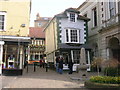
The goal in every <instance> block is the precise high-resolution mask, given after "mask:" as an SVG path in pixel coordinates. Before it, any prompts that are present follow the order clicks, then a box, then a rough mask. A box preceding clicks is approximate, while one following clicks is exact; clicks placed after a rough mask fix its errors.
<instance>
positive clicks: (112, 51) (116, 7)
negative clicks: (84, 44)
mask: <svg viewBox="0 0 120 90" xmlns="http://www.w3.org/2000/svg"><path fill="white" fill-rule="evenodd" d="M77 10H79V11H80V12H81V13H80V14H81V15H84V16H86V17H88V18H90V19H91V20H90V22H89V23H88V28H89V29H88V32H89V40H88V41H89V43H90V44H91V45H92V46H93V53H94V56H95V57H102V58H104V59H111V58H115V59H117V60H120V1H118V0H107V1H106V2H104V0H101V1H99V2H90V0H86V2H84V3H83V4H82V5H80V6H79V7H78V8H77Z"/></svg>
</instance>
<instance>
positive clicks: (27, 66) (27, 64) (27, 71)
mask: <svg viewBox="0 0 120 90" xmlns="http://www.w3.org/2000/svg"><path fill="white" fill-rule="evenodd" d="M27 73H28V64H27Z"/></svg>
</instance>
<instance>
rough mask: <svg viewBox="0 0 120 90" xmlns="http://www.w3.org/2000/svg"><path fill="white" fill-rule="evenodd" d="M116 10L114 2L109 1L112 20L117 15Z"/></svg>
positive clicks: (112, 0)
mask: <svg viewBox="0 0 120 90" xmlns="http://www.w3.org/2000/svg"><path fill="white" fill-rule="evenodd" d="M115 8H116V5H115V2H114V0H109V16H110V18H112V17H114V16H115V13H116V11H115V10H116V9H115Z"/></svg>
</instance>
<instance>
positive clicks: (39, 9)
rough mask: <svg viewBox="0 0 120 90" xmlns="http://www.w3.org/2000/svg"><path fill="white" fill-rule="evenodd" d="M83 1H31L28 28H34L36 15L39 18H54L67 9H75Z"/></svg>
mask: <svg viewBox="0 0 120 90" xmlns="http://www.w3.org/2000/svg"><path fill="white" fill-rule="evenodd" d="M84 1H85V0H32V9H31V16H30V17H31V18H30V26H31V27H33V26H34V20H35V19H36V14H37V13H39V15H40V16H41V17H54V15H56V14H58V13H61V12H62V11H64V10H65V9H67V8H70V7H72V8H77V7H79V6H80V5H81V4H82V3H83V2H84Z"/></svg>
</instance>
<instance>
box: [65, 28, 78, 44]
mask: <svg viewBox="0 0 120 90" xmlns="http://www.w3.org/2000/svg"><path fill="white" fill-rule="evenodd" d="M66 29H67V30H68V38H69V41H68V42H67V38H66ZM71 30H77V42H71V33H70V31H71ZM79 30H80V29H75V28H74V29H72V28H65V43H80V34H79Z"/></svg>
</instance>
